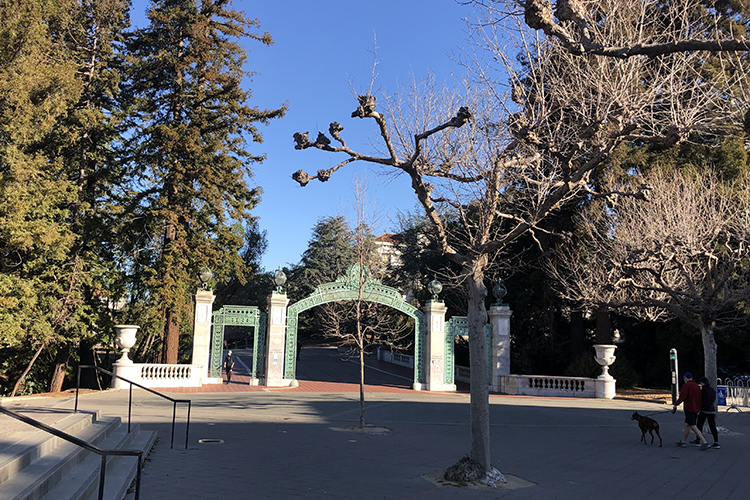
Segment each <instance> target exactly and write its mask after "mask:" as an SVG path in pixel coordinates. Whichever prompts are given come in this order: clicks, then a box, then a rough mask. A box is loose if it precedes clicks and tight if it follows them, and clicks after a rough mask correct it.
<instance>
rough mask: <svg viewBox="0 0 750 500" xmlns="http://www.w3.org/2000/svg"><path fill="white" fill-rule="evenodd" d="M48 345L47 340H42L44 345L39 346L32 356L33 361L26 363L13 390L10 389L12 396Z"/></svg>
mask: <svg viewBox="0 0 750 500" xmlns="http://www.w3.org/2000/svg"><path fill="white" fill-rule="evenodd" d="M45 347H47V341H46V340H45V341H44V342H42V345H40V346H39V349H37V351H36V352H35V353H34V356H32V358H31V361H29V364H28V365H26V369H25V370H24V371H23V373H22V374H21V376H20V377H18V380H16V383H15V384H14V385H13V390H12V391H10V397H11V398H12V397H13V396H15V395H16V393H17V392H18V391H19V389H20V388H21V387H22V386H23V379H25V378H26V375H28V374H29V372H30V371H31V367H33V366H34V363H35V362H36V358H38V357H39V355H40V354H41V353H42V351H43V350H44V348H45Z"/></svg>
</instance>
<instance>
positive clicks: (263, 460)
mask: <svg viewBox="0 0 750 500" xmlns="http://www.w3.org/2000/svg"><path fill="white" fill-rule="evenodd" d="M240 356H241V358H240V359H242V360H243V361H244V362H245V363H246V364H248V365H249V363H248V359H244V358H243V353H242V352H240ZM357 370H358V366H357V365H355V364H353V363H346V362H343V361H341V360H340V359H339V358H338V357H337V356H336V355H335V351H334V352H331V351H330V350H325V349H311V350H309V351H308V350H303V353H302V358H301V359H300V362H299V364H298V379H299V380H300V387H298V388H287V389H280V388H277V389H270V388H258V387H249V386H247V385H246V384H245V383H244V382H245V381H244V379H243V377H245V376H246V374H243V373H242V370H240V371H239V372H238V373H236V374H235V377H233V382H236V383H232V384H224V385H223V386H217V387H215V388H213V392H205V390H204V391H203V392H193V393H191V394H184V393H174V391H172V392H168V391H165V392H166V393H167V394H170V395H174V397H179V398H189V399H191V400H192V402H193V410H192V415H191V426H190V435H189V443H188V449H187V450H185V449H184V446H185V423H184V422H185V418H184V417H185V413H186V411H185V410H184V409H180V410H178V416H177V426H176V435H175V447H174V449H170V447H169V437H170V425H171V418H172V406H171V403H169V402H166V401H163V400H161V399H159V398H156V397H154V396H152V395H150V394H148V393H145V392H143V391H134V407H133V420H134V422H139V423H141V424H142V425H143V426H144V427H145V428H147V429H156V430H157V431H158V433H159V438H160V439H159V442H158V444H157V445H156V447H155V448H154V450H153V451H152V453H151V455H150V457H149V460H148V462H147V465H146V468H145V471H144V476H143V484H142V498H144V499H147V500H151V499H158V500H171V499H174V500H186V499H221V500H231V499H285V498H339V499H370V498H372V499H428V500H431V499H446V498H462V499H463V498H468V499H473V498H477V499H485V498H508V499H571V500H572V499H587V498H607V499H608V500H612V499H629V500H632V499H670V498H679V499H681V500H684V499H690V498H702V499H737V500H739V499H743V500H744V499H746V498H748V497H750V475H748V474H747V470H748V461H749V459H750V456H749V454H748V449H750V448H749V447H748V445H750V438H748V435H749V434H750V411H747V412H745V413H738V412H735V411H732V412H731V413H725V412H723V411H722V413H721V414H720V416H719V420H718V422H719V425H720V426H722V427H724V428H726V429H727V431H728V432H726V433H723V434H722V435H721V436H720V441H721V449H719V450H713V449H710V450H707V451H700V450H699V449H698V448H697V447H692V446H691V447H688V448H686V449H680V448H678V447H676V446H675V442H676V441H677V440H679V439H680V437H681V433H682V421H683V416H682V412H681V411H678V412H677V414H675V415H672V414H671V413H670V412H669V411H668V410H669V409H670V408H671V407H668V406H666V405H663V404H657V403H649V402H640V401H627V400H620V399H615V400H607V401H605V400H587V399H568V398H534V397H525V396H503V395H492V396H491V398H490V400H491V415H490V419H491V423H490V425H491V436H492V437H491V439H492V463H493V464H494V465H495V466H496V467H497V468H498V469H499V470H500V471H501V472H503V473H504V474H506V476H507V477H508V478H509V479H510V480H511V483H510V484H511V487H509V488H504V487H500V488H497V489H470V488H467V487H453V486H441V485H437V484H435V483H434V482H431V481H429V480H428V479H425V477H429V476H430V475H435V474H437V473H439V472H440V471H442V470H443V469H445V468H446V467H448V466H450V465H452V464H453V463H455V462H456V461H457V460H458V459H459V458H461V456H462V455H464V454H466V453H467V452H468V450H469V424H468V422H469V396H468V394H465V393H455V394H454V393H425V392H416V391H411V390H409V389H408V387H409V384H410V381H409V380H408V370H407V371H406V372H404V371H403V370H401V371H399V373H397V374H395V375H389V374H387V373H384V371H386V370H382V369H381V370H377V369H375V368H372V369H368V370H367V380H368V386H367V391H366V392H367V394H366V399H367V403H366V420H367V422H368V424H370V425H372V426H374V427H376V428H378V429H376V430H381V431H383V432H377V433H376V432H368V433H363V432H353V431H351V430H349V428H350V427H352V426H356V425H357V423H358V418H359V403H358V386H357V385H356V383H353V382H356V373H357ZM352 377H355V378H352ZM24 400H25V398H22V399H19V400H16V401H13V402H6V403H5V404H6V405H8V406H13V405H23V406H28V407H29V408H31V407H36V408H40V409H43V410H44V411H46V412H47V413H51V414H54V412H55V411H58V410H61V409H65V408H72V406H73V400H72V399H71V398H57V399H53V398H38V399H28V400H27V401H24ZM127 400H128V391H127V390H121V391H105V392H102V393H90V394H85V395H82V396H81V400H80V404H79V407H80V408H81V409H83V410H90V409H101V410H102V412H103V413H105V414H107V415H112V416H122V417H123V419H125V418H127ZM633 410H638V411H639V412H640V413H641V414H646V415H653V417H654V418H655V419H657V420H658V421H659V423H660V424H661V429H662V430H661V433H662V437H663V438H664V447H663V448H659V447H658V439H657V443H656V444H654V445H643V444H642V443H641V442H639V439H640V431H639V430H638V426H637V424H636V422H634V421H632V420H630V415H631V413H632V411H633ZM1 436H2V439H3V441H5V442H6V444H7V442H8V440H9V439H10V438H9V436H8V435H7V434H3V435H1ZM708 439H709V442H710V441H711V438H710V437H708ZM201 441H204V442H203V443H201ZM131 497H132V495H131Z"/></svg>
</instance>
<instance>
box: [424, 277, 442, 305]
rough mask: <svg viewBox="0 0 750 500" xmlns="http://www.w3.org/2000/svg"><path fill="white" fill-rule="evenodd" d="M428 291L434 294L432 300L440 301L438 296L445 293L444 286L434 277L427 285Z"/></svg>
mask: <svg viewBox="0 0 750 500" xmlns="http://www.w3.org/2000/svg"><path fill="white" fill-rule="evenodd" d="M427 290H429V292H430V293H431V294H432V300H438V295H439V294H440V292H442V291H443V284H442V283H440V282H439V281H438V279H437V276H435V275H434V274H433V275H432V281H430V282H429V283H427Z"/></svg>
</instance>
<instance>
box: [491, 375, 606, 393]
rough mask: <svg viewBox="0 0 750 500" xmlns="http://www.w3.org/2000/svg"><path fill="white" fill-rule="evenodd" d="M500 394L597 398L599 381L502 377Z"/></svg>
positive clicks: (534, 376)
mask: <svg viewBox="0 0 750 500" xmlns="http://www.w3.org/2000/svg"><path fill="white" fill-rule="evenodd" d="M500 379H501V385H500V392H502V393H503V394H518V395H523V396H548V397H571V398H595V397H597V394H596V392H597V391H596V385H597V382H598V381H597V379H595V378H584V377H555V376H547V375H501V377H500Z"/></svg>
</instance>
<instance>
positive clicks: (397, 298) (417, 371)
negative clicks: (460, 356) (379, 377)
mask: <svg viewBox="0 0 750 500" xmlns="http://www.w3.org/2000/svg"><path fill="white" fill-rule="evenodd" d="M363 272H364V276H369V270H368V269H367V268H366V267H365V268H364V270H363ZM359 292H360V267H359V264H354V265H353V266H350V267H349V269H348V270H347V272H346V275H345V276H342V277H340V278H338V279H337V280H336V281H335V282H333V283H326V284H323V285H320V286H319V287H317V288H316V289H315V291H314V292H313V293H312V294H311V295H310V296H309V297H307V298H305V299H302V300H300V301H299V302H297V303H295V304H293V305H291V306H289V308H288V309H287V316H286V346H285V354H284V358H285V359H284V378H287V379H294V378H295V373H296V371H297V325H298V321H299V314H300V313H301V312H303V311H306V310H308V309H311V308H313V307H315V306H319V305H321V304H327V303H329V302H337V301H341V300H357V299H358V298H360V297H361V298H362V300H365V301H368V302H375V303H378V304H382V305H385V306H389V307H392V308H393V309H396V310H397V311H400V312H402V313H404V314H406V315H407V316H409V317H411V318H413V319H414V382H415V384H416V383H419V384H424V383H425V379H426V378H425V366H424V364H425V361H424V344H425V338H424V336H425V316H424V313H423V312H422V311H420V310H419V309H417V308H416V307H414V306H412V305H411V304H409V303H408V302H406V301H405V300H404V299H403V298H402V297H401V293H400V292H399V291H398V290H396V289H395V288H392V287H389V286H386V285H383V284H382V283H380V281H378V280H376V279H367V280H366V281H365V282H364V283H363V284H362V294H361V295H360V293H359Z"/></svg>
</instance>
